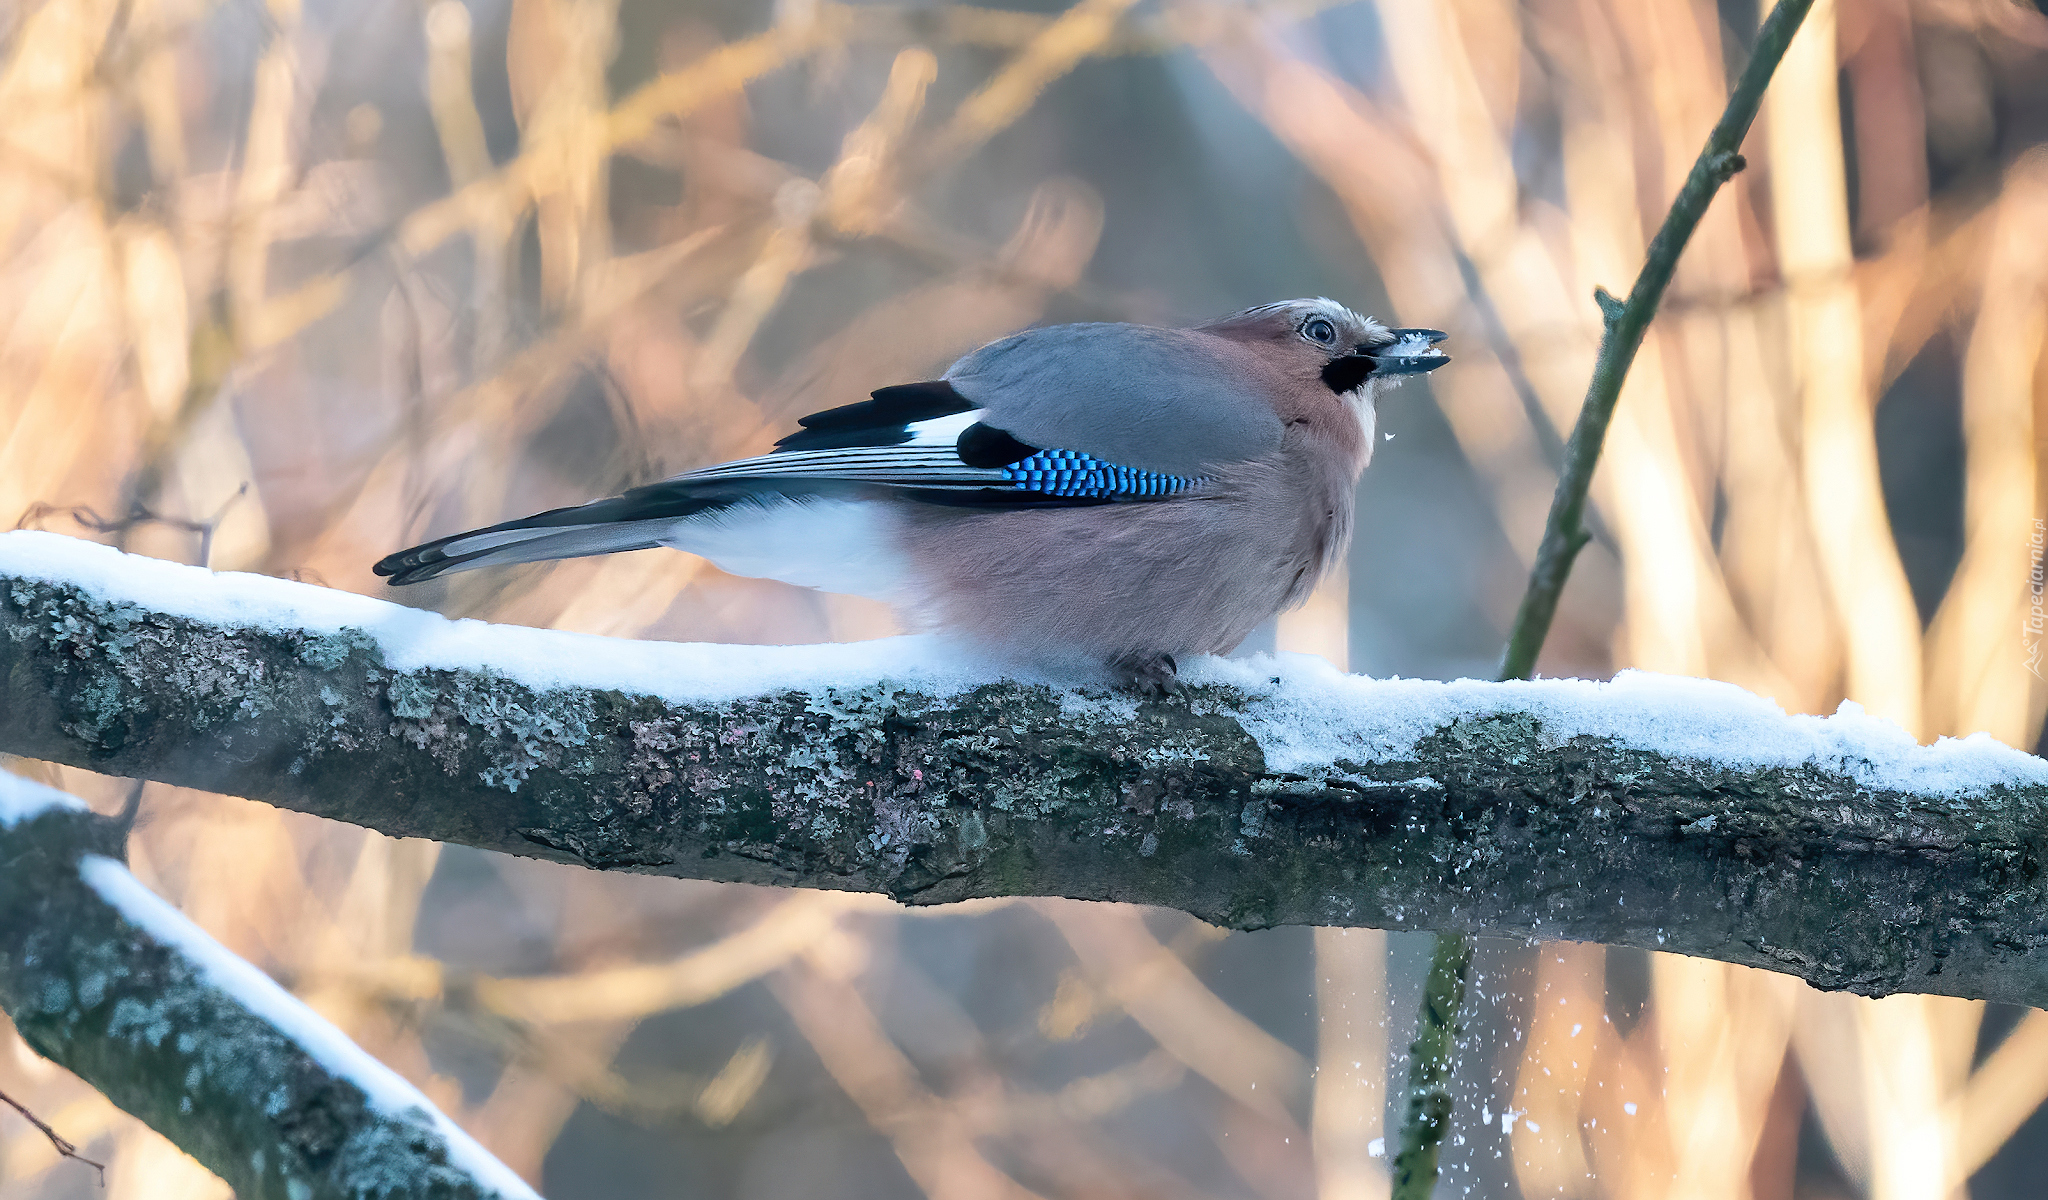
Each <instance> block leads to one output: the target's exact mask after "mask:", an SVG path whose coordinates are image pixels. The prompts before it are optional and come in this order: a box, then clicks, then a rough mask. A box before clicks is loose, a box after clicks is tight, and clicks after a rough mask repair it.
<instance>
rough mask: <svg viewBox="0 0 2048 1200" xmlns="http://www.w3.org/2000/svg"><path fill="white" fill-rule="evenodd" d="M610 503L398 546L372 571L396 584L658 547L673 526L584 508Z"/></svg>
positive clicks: (541, 515) (667, 522) (547, 513)
mask: <svg viewBox="0 0 2048 1200" xmlns="http://www.w3.org/2000/svg"><path fill="white" fill-rule="evenodd" d="M611 503H614V502H612V501H603V500H601V501H598V502H597V503H596V504H585V505H581V506H579V507H577V508H558V509H555V510H554V511H552V512H544V513H541V514H539V515H538V516H532V517H524V518H521V519H520V520H517V521H507V522H505V523H504V524H502V525H493V526H491V527H489V528H488V529H472V530H470V531H469V532H467V533H458V534H455V535H453V536H451V537H444V538H440V539H438V540H436V541H431V542H428V543H426V544H425V545H420V546H414V547H413V548H412V549H410V550H400V551H399V552H398V553H396V554H393V555H389V556H387V557H386V558H384V559H383V560H382V561H380V562H378V563H377V565H376V566H375V567H373V568H371V569H372V570H374V571H376V573H377V574H379V575H383V576H386V577H387V578H388V579H389V580H390V582H391V584H392V586H394V587H396V586H400V585H403V584H408V583H423V582H425V581H426V580H429V579H433V578H436V577H438V576H441V575H446V574H449V573H450V572H454V571H472V570H475V569H476V568H478V567H496V566H502V565H506V564H510V563H529V562H546V561H548V560H550V559H557V558H583V557H586V556H588V555H593V554H615V553H618V552H620V551H624V550H646V549H650V548H652V547H655V546H659V545H661V538H662V535H663V534H664V533H665V532H667V530H668V529H669V528H670V526H671V525H672V524H673V518H666V519H659V518H658V519H651V520H650V519H642V520H627V521H619V520H616V519H612V520H607V519H606V518H607V516H609V515H610V514H607V513H604V512H602V511H599V512H589V511H587V510H591V509H601V508H602V507H603V506H604V505H606V504H611Z"/></svg>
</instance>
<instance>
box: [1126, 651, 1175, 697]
mask: <svg viewBox="0 0 2048 1200" xmlns="http://www.w3.org/2000/svg"><path fill="white" fill-rule="evenodd" d="M1115 666H1116V672H1117V675H1118V682H1119V683H1121V684H1122V685H1123V686H1124V687H1128V688H1130V689H1131V690H1132V691H1135V692H1137V693H1138V694H1139V695H1141V696H1171V695H1172V694H1173V693H1175V692H1177V691H1179V690H1180V664H1179V663H1176V662H1174V661H1173V655H1171V654H1160V655H1156V656H1154V657H1152V658H1133V659H1125V660H1123V661H1122V662H1119V663H1117V664H1115Z"/></svg>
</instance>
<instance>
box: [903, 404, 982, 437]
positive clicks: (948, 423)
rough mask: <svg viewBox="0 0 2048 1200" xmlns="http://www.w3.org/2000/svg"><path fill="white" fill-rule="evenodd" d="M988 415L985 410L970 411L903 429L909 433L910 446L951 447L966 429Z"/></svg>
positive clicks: (917, 422) (912, 424)
mask: <svg viewBox="0 0 2048 1200" xmlns="http://www.w3.org/2000/svg"><path fill="white" fill-rule="evenodd" d="M987 413H988V410H987V409H985V408H976V409H970V410H968V411H967V412H964V413H954V414H952V415H951V416H947V417H933V418H932V419H931V420H929V421H914V422H912V423H911V424H909V425H905V426H904V428H905V429H908V430H909V431H910V442H909V444H910V445H912V446H952V445H953V444H954V443H956V442H958V441H959V440H960V435H961V434H963V433H965V432H967V427H968V426H969V425H972V424H974V423H975V422H976V421H979V420H981V418H982V417H983V416H984V415H986V414H987Z"/></svg>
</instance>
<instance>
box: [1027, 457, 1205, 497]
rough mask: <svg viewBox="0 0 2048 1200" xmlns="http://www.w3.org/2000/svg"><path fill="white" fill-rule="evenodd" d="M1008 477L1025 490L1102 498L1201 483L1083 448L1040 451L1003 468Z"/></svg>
mask: <svg viewBox="0 0 2048 1200" xmlns="http://www.w3.org/2000/svg"><path fill="white" fill-rule="evenodd" d="M1002 472H1003V475H1004V477H1006V478H1007V479H1009V481H1010V482H1011V483H1012V484H1014V485H1016V486H1017V487H1018V488H1021V489H1023V490H1025V491H1031V492H1041V493H1043V494H1045V495H1048V496H1059V497H1064V498H1072V499H1090V500H1101V499H1109V498H1111V497H1116V496H1171V495H1173V494H1174V493H1175V492H1180V491H1185V490H1187V489H1188V488H1191V487H1193V486H1195V485H1196V484H1198V483H1200V482H1201V480H1199V479H1189V478H1186V477H1183V476H1180V475H1165V474H1161V473H1160V472H1158V471H1144V470H1140V469H1138V468H1136V467H1125V466H1119V465H1118V464H1116V463H1112V462H1104V461H1103V460H1101V459H1099V458H1096V457H1094V456H1093V455H1089V454H1083V453H1082V452H1080V451H1079V450H1039V451H1036V452H1034V453H1033V454H1031V455H1029V456H1028V457H1025V458H1021V459H1018V460H1017V461H1016V462H1014V463H1011V464H1010V465H1009V466H1006V467H1004V468H1002Z"/></svg>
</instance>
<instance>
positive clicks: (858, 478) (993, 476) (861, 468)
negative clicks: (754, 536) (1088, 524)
mask: <svg viewBox="0 0 2048 1200" xmlns="http://www.w3.org/2000/svg"><path fill="white" fill-rule="evenodd" d="M981 415H982V410H980V409H976V410H974V411H972V412H964V413H954V414H952V415H951V416H946V417H934V418H932V419H931V420H928V421H918V422H915V423H914V424H910V425H906V426H904V427H903V428H905V429H906V430H908V431H909V433H910V440H909V441H905V442H899V443H897V444H896V445H893V446H846V447H840V448H837V449H832V450H778V451H776V452H775V453H773V454H763V455H760V456H759V457H757V458H742V459H739V460H738V461H735V462H729V463H719V464H718V465H717V466H713V467H704V468H702V469H700V470H696V471H690V472H688V473H686V474H683V475H679V476H677V478H678V479H684V480H699V479H702V480H714V479H792V478H793V479H840V480H846V481H848V482H854V483H880V484H888V485H890V486H893V487H936V488H946V487H955V488H981V487H996V486H1001V485H1002V484H1005V483H1007V482H1009V477H1008V476H1006V475H1004V474H1003V472H1002V471H1001V470H1000V469H995V470H991V469H988V468H984V467H970V466H968V465H967V464H965V463H963V462H961V461H960V451H959V448H958V445H957V443H958V442H959V440H960V434H961V433H962V432H963V431H964V430H966V428H967V427H968V426H969V425H972V424H974V423H975V422H976V421H978V420H980V419H981Z"/></svg>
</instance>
